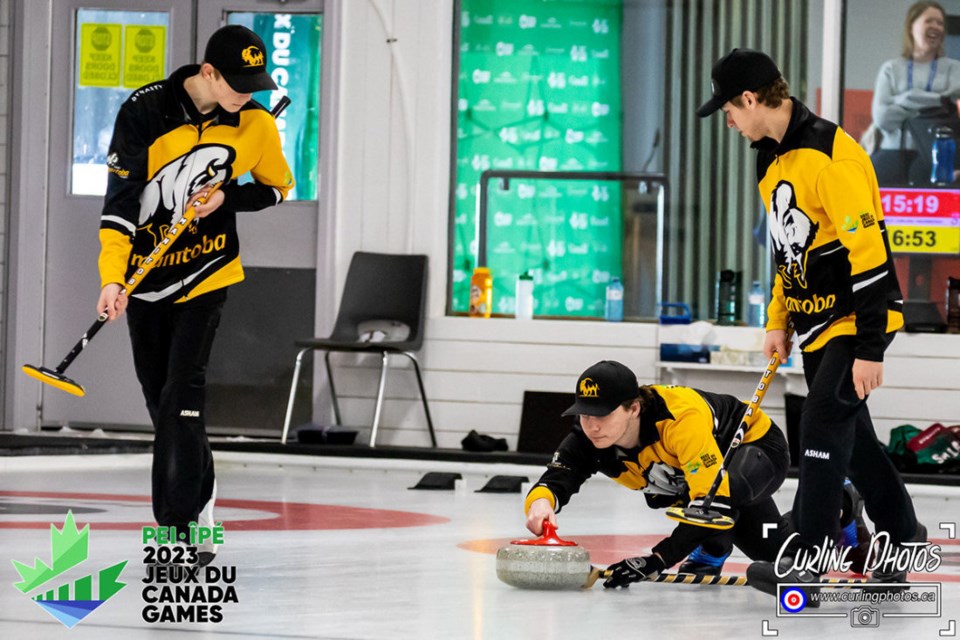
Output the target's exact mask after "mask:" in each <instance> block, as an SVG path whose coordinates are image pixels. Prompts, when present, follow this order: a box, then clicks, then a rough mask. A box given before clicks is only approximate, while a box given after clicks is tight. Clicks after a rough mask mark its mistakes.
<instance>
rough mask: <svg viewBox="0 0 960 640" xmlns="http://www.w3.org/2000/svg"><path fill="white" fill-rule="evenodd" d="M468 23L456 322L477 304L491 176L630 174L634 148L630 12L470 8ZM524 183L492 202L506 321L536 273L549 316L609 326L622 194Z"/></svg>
mask: <svg viewBox="0 0 960 640" xmlns="http://www.w3.org/2000/svg"><path fill="white" fill-rule="evenodd" d="M460 17H461V19H460V38H459V39H460V51H459V81H458V83H457V141H456V145H457V159H456V162H457V166H456V187H455V189H456V205H455V212H454V223H453V224H454V246H453V282H454V284H453V295H452V300H451V304H450V307H451V310H452V311H454V312H464V311H466V310H467V307H468V304H469V280H470V274H471V272H472V270H473V268H474V266H476V258H477V248H478V247H477V244H476V241H477V216H476V213H477V197H478V193H477V185H478V183H479V177H480V174H481V172H483V171H484V170H486V169H516V170H540V171H618V170H619V169H620V168H621V152H620V145H621V138H622V135H621V134H622V131H621V101H620V92H621V87H620V33H621V19H622V3H621V2H619V1H613V0H603V1H598V0H593V1H591V2H544V1H543V0H519V1H510V2H504V1H500V0H464V2H463V6H462V8H461V12H460ZM515 183H516V189H513V190H512V191H507V190H503V189H490V193H489V194H487V195H488V196H489V198H490V202H489V207H488V214H489V215H488V225H487V232H488V234H489V249H488V251H487V266H489V267H490V269H491V272H492V273H493V277H494V278H493V281H494V311H495V312H498V313H507V314H512V313H513V311H514V291H515V289H514V285H515V283H516V279H517V276H519V275H521V274H522V273H524V272H526V271H530V272H531V274H532V275H533V276H534V278H535V284H536V286H535V288H534V292H535V303H534V305H535V312H536V313H537V314H538V315H551V316H587V317H598V316H600V317H602V316H603V297H604V289H605V287H606V285H607V283H608V282H609V281H610V279H611V278H612V277H620V276H621V275H622V273H621V270H622V267H621V244H622V231H621V227H622V214H621V198H620V189H619V185H617V184H615V183H614V184H610V183H601V182H593V183H590V182H583V181H565V182H559V181H542V180H541V181H537V182H533V181H522V180H521V181H515Z"/></svg>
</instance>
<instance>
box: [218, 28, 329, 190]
mask: <svg viewBox="0 0 960 640" xmlns="http://www.w3.org/2000/svg"><path fill="white" fill-rule="evenodd" d="M227 23H228V24H240V25H243V26H245V27H247V28H249V29H251V30H253V31H254V32H256V34H257V35H259V36H260V37H261V38H262V39H263V41H264V44H266V45H267V49H268V50H269V51H270V59H269V60H268V61H267V69H268V70H269V72H270V75H271V77H273V81H274V82H276V83H277V87H278V88H277V90H276V91H261V92H258V93H255V94H254V96H253V98H254V100H257V101H258V102H260V103H261V104H263V105H264V106H266V107H268V108H273V106H274V105H275V104H276V103H277V101H279V100H280V98H281V97H282V96H285V95H289V96H290V98H291V99H292V102H291V103H290V106H288V107H287V109H286V110H285V111H284V112H283V113H282V114H281V115H280V116H279V118H277V127H278V128H279V129H280V138H281V140H282V142H283V153H284V155H285V156H286V158H287V163H288V164H289V165H290V169H291V170H292V171H293V177H294V179H295V180H296V186H295V187H294V189H293V191H292V192H291V193H290V196H289V199H290V200H316V199H317V161H318V158H319V151H318V145H319V143H320V135H319V129H318V127H319V124H320V49H321V45H322V38H323V15H322V14H319V13H292V14H291V13H246V12H243V13H241V12H237V13H230V14H229V15H228V17H227ZM246 179H247V180H249V177H247V178H246ZM242 181H243V179H241V182H242Z"/></svg>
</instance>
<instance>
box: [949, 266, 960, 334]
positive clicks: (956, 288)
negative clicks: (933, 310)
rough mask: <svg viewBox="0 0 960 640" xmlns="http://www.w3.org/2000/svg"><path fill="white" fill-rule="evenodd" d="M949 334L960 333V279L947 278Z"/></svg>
mask: <svg viewBox="0 0 960 640" xmlns="http://www.w3.org/2000/svg"><path fill="white" fill-rule="evenodd" d="M947 333H960V278H947Z"/></svg>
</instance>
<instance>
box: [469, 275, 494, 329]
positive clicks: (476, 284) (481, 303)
mask: <svg viewBox="0 0 960 640" xmlns="http://www.w3.org/2000/svg"><path fill="white" fill-rule="evenodd" d="M492 311H493V276H491V275H490V269H489V268H487V267H477V268H476V269H474V270H473V277H472V278H470V310H469V311H468V312H467V315H469V316H470V317H471V318H489V317H490V313H491V312H492Z"/></svg>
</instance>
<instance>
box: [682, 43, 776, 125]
mask: <svg viewBox="0 0 960 640" xmlns="http://www.w3.org/2000/svg"><path fill="white" fill-rule="evenodd" d="M710 77H711V85H712V89H713V96H712V97H711V98H710V99H709V100H707V101H706V102H704V103H703V104H702V105H701V106H700V108H699V109H697V115H698V116H700V117H701V118H706V117H707V116H709V115H710V114H712V113H713V112H714V111H716V110H717V109H719V108H720V107H722V106H723V105H724V104H726V103H727V102H729V101H730V99H731V98H736V97H737V96H739V95H740V94H741V93H743V92H744V91H756V90H757V89H759V88H760V87H765V86H767V85H769V84H772V83H773V81H774V80H776V79H777V78H779V77H780V69H778V68H777V63H775V62H774V61H773V60H772V59H771V58H770V56H768V55H767V54H765V53H762V52H760V51H753V50H752V49H734V50H733V51H731V52H730V53H728V54H727V55H725V56H723V57H722V58H720V59H719V60H717V63H716V64H715V65H713V72H712V73H711V74H710Z"/></svg>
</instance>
